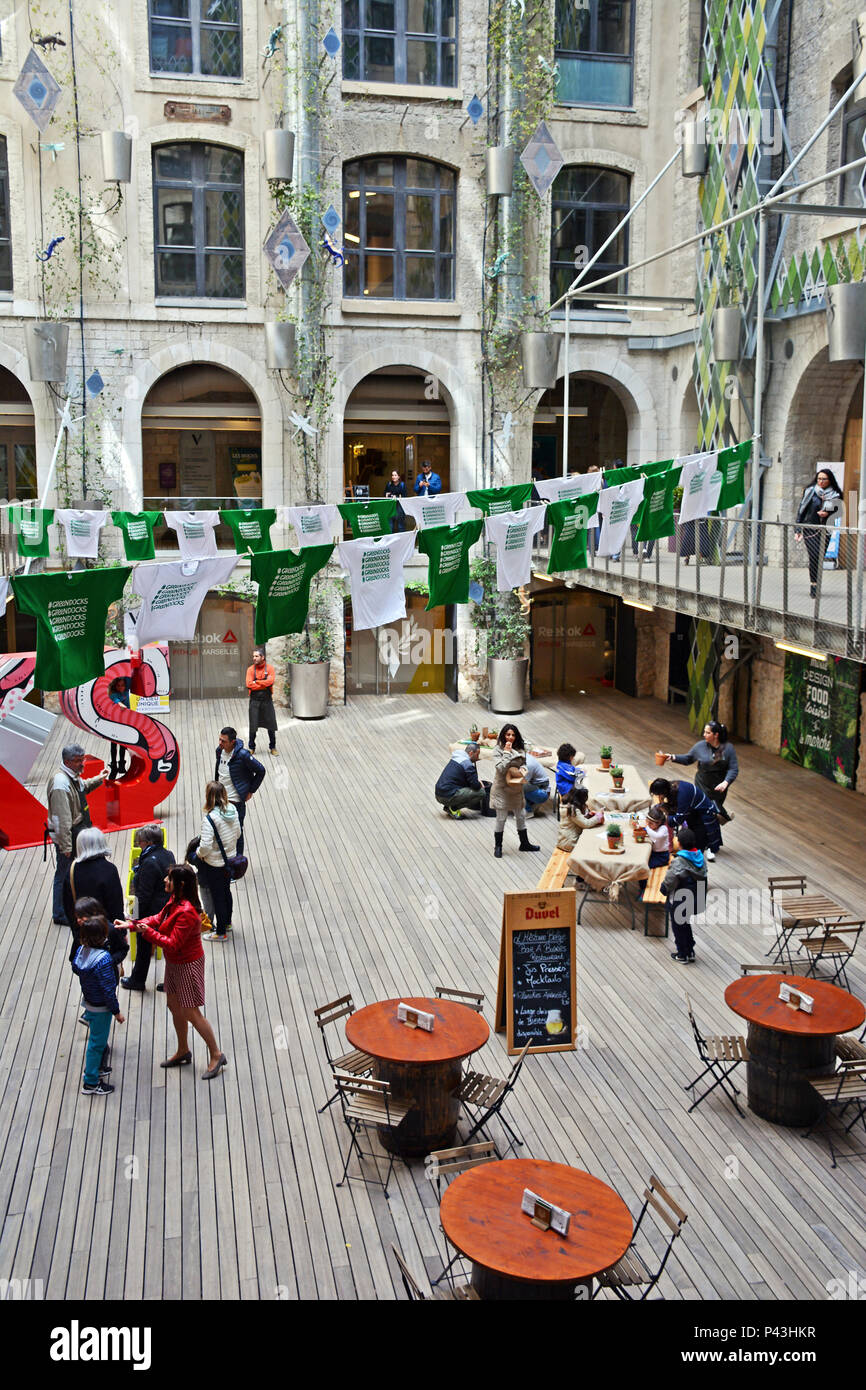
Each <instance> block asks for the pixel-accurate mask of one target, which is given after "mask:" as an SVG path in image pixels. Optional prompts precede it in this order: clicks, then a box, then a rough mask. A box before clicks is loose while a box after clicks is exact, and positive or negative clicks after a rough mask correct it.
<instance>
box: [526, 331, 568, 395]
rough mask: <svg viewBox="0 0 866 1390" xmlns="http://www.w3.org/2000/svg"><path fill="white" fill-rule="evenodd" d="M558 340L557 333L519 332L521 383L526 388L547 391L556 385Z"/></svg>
mask: <svg viewBox="0 0 866 1390" xmlns="http://www.w3.org/2000/svg"><path fill="white" fill-rule="evenodd" d="M559 341H560V340H559V334H557V333H521V335H520V351H521V356H522V358H523V384H524V386H525V387H526V388H527V390H529V391H532V390H542V391H549V390H550V389H551V387H553V386H555V385H556V373H557V367H558V366H559Z"/></svg>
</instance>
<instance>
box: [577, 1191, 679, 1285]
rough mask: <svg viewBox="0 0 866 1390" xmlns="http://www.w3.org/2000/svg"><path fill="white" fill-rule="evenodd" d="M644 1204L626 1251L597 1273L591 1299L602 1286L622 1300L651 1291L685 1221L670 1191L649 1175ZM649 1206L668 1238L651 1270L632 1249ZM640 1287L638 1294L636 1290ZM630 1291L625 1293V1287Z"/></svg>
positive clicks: (635, 1250) (634, 1249)
mask: <svg viewBox="0 0 866 1390" xmlns="http://www.w3.org/2000/svg"><path fill="white" fill-rule="evenodd" d="M643 1195H644V1203H643V1206H642V1207H641V1210H640V1216H639V1217H638V1219H637V1225H636V1226H635V1228H634V1235H633V1236H632V1238H631V1244H630V1245H629V1247H628V1249H627V1250H626V1252H625V1254H624V1255H623V1257H622V1259H621V1260H617V1262H616V1264H615V1265H612V1266H611V1268H610V1269H606V1270H605V1271H604V1273H602V1274H599V1275H598V1282H597V1284H596V1287H595V1289H594V1290H593V1293H592V1296H593V1298H597V1297H598V1295H599V1294H600V1293H601V1291H602V1289H612V1290H613V1292H614V1293H615V1294H616V1296H617V1298H620V1299H623V1300H624V1301H626V1302H640V1303H642V1302H643V1301H644V1299H645V1298H646V1297H647V1296H648V1295H649V1294H650V1293H651V1292H652V1290H653V1289H654V1288H655V1286H656V1284H657V1283H658V1281H659V1279H660V1278H661V1275H662V1271H663V1270H664V1267H665V1265H666V1264H667V1262H668V1256H669V1255H670V1253H671V1250H672V1248H673V1243H674V1241H675V1240H676V1238H677V1236H678V1235H679V1234H680V1232H681V1231H682V1229H683V1226H684V1225H685V1224H686V1222H687V1221H688V1219H689V1218H688V1215H687V1214H686V1212H684V1211H683V1209H682V1207H681V1206H680V1205H679V1204H678V1203H677V1202H675V1201H674V1199H673V1197H672V1196H671V1194H670V1193H669V1192H668V1191H667V1190H666V1189H665V1188H664V1187H662V1185H661V1183H660V1182H659V1180H658V1178H653V1177H651V1178H650V1180H649V1186H648V1187H645V1188H644V1194H643ZM650 1207H652V1209H653V1211H654V1213H655V1215H656V1216H657V1217H658V1218H659V1220H660V1221H662V1222H664V1224H665V1226H667V1228H668V1232H669V1234H668V1241H667V1245H666V1246H665V1251H664V1254H663V1255H662V1258H661V1262H660V1263H659V1266H658V1268H657V1269H656V1270H655V1272H654V1273H653V1272H651V1271H650V1269H649V1267H648V1266H647V1264H646V1263H645V1261H644V1259H643V1257H642V1256H641V1255H640V1254H639V1252H638V1251H637V1249H636V1248H635V1243H636V1241H637V1237H638V1232H639V1231H640V1228H641V1225H642V1223H643V1219H644V1217H645V1216H646V1214H647V1211H648V1210H649V1208H650ZM641 1288H642V1289H643V1292H642V1293H639V1292H638V1290H639V1289H641ZM630 1289H631V1290H633V1292H631V1293H630V1292H629V1290H630Z"/></svg>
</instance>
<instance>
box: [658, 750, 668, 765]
mask: <svg viewBox="0 0 866 1390" xmlns="http://www.w3.org/2000/svg"><path fill="white" fill-rule="evenodd" d="M666 762H667V758H666V757H665V755H664V753H656V767H664V765H665V763H666Z"/></svg>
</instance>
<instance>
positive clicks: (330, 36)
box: [322, 25, 340, 58]
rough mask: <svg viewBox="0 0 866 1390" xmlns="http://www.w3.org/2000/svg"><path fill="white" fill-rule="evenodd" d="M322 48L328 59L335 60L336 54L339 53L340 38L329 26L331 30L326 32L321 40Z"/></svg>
mask: <svg viewBox="0 0 866 1390" xmlns="http://www.w3.org/2000/svg"><path fill="white" fill-rule="evenodd" d="M322 47H323V48H324V50H325V52H326V53H327V55H328V57H329V58H336V56H337V54H338V53H339V51H340V38H339V35H338V34H337V31H336V29H335V28H334V26H333V25H331V28H330V29H329V30H328V32H327V34H326V35H325V37H324V38H323V39H322Z"/></svg>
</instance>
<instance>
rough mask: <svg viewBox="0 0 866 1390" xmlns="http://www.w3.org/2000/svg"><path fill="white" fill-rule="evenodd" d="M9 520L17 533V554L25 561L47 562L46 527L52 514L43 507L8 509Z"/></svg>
mask: <svg viewBox="0 0 866 1390" xmlns="http://www.w3.org/2000/svg"><path fill="white" fill-rule="evenodd" d="M9 518H10V521H11V523H12V529H13V531H15V532H16V533H17V542H16V543H17V547H18V554H19V555H23V556H24V557H25V559H27V560H47V559H48V527H49V526H50V525H51V523H52V522H53V520H54V512H53V511H51V509H50V508H49V509H46V508H44V507H26V506H25V507H10V509H9Z"/></svg>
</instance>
